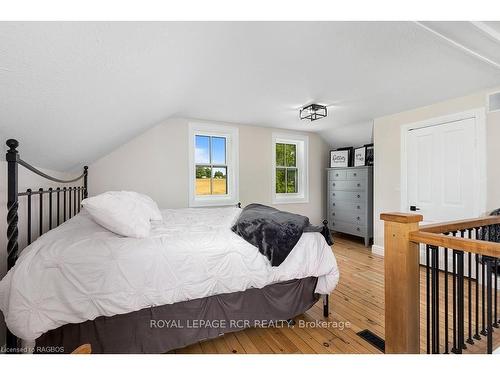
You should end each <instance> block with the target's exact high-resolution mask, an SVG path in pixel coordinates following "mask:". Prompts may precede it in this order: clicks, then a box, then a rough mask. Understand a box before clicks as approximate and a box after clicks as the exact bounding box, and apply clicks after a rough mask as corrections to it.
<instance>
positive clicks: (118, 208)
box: [82, 191, 151, 238]
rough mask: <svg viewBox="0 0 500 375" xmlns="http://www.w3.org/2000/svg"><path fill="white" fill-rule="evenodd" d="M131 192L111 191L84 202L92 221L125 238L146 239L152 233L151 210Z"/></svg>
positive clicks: (83, 204)
mask: <svg viewBox="0 0 500 375" xmlns="http://www.w3.org/2000/svg"><path fill="white" fill-rule="evenodd" d="M129 193H130V192H119V191H109V192H106V193H103V194H99V195H96V196H95V197H91V198H87V199H84V200H83V201H82V206H83V207H85V209H86V210H87V212H88V213H89V214H90V216H91V217H92V219H93V220H94V221H95V222H96V223H97V224H99V225H102V226H103V227H104V228H106V229H108V230H110V231H111V232H114V233H116V234H119V235H121V236H125V237H134V238H144V237H148V236H149V232H150V231H151V222H150V219H151V210H150V207H148V206H147V205H146V204H145V203H144V201H143V200H141V199H138V198H137V197H134V195H132V194H129Z"/></svg>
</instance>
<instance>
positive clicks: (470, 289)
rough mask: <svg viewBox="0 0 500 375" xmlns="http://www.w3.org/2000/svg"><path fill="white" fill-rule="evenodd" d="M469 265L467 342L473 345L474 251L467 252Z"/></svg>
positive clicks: (470, 232)
mask: <svg viewBox="0 0 500 375" xmlns="http://www.w3.org/2000/svg"><path fill="white" fill-rule="evenodd" d="M468 234H469V238H472V229H469V233H468ZM467 260H468V262H467V266H468V269H469V278H468V282H467V292H468V293H469V294H468V295H469V298H468V300H469V301H468V302H469V304H468V313H469V325H468V327H469V331H468V333H469V337H468V338H467V343H468V344H471V345H473V344H474V340H473V339H472V253H468V254H467Z"/></svg>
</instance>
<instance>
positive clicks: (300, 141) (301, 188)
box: [271, 133, 309, 204]
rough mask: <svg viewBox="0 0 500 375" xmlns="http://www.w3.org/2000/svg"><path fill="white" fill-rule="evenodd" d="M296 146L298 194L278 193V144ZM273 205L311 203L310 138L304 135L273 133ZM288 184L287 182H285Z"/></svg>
mask: <svg viewBox="0 0 500 375" xmlns="http://www.w3.org/2000/svg"><path fill="white" fill-rule="evenodd" d="M277 143H284V144H294V145H295V146H296V155H295V158H296V169H297V173H298V178H297V193H277V192H276V168H278V166H277V165H276V144H277ZM271 147H272V153H271V154H272V203H273V204H286V203H309V171H308V153H309V137H308V136H306V135H302V134H291V133H273V134H272V144H271ZM285 184H286V181H285Z"/></svg>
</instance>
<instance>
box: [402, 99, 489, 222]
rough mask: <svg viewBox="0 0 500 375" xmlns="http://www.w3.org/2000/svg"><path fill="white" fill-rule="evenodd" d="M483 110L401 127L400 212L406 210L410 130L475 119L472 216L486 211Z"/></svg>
mask: <svg viewBox="0 0 500 375" xmlns="http://www.w3.org/2000/svg"><path fill="white" fill-rule="evenodd" d="M485 118H486V115H485V108H476V109H472V110H469V111H464V112H460V113H454V114H450V115H446V116H440V117H435V118H431V119H427V120H423V121H418V122H414V123H411V124H404V125H401V128H400V129H401V180H400V181H401V200H400V210H401V212H409V209H408V170H407V168H408V155H407V148H408V146H407V144H408V133H409V131H410V130H412V129H419V128H426V127H430V126H437V125H442V124H446V123H450V122H455V121H461V120H467V119H475V122H474V123H475V127H476V153H475V160H474V165H475V168H474V176H473V180H474V216H480V215H482V214H484V213H485V211H486V121H485Z"/></svg>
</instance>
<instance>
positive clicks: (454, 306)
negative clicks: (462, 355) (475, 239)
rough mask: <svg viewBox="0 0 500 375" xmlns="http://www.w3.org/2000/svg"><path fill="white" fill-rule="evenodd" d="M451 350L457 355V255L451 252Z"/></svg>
mask: <svg viewBox="0 0 500 375" xmlns="http://www.w3.org/2000/svg"><path fill="white" fill-rule="evenodd" d="M452 256H453V279H452V281H453V288H452V289H453V348H452V349H451V352H452V353H458V345H457V253H456V251H455V250H453V255H452Z"/></svg>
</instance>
